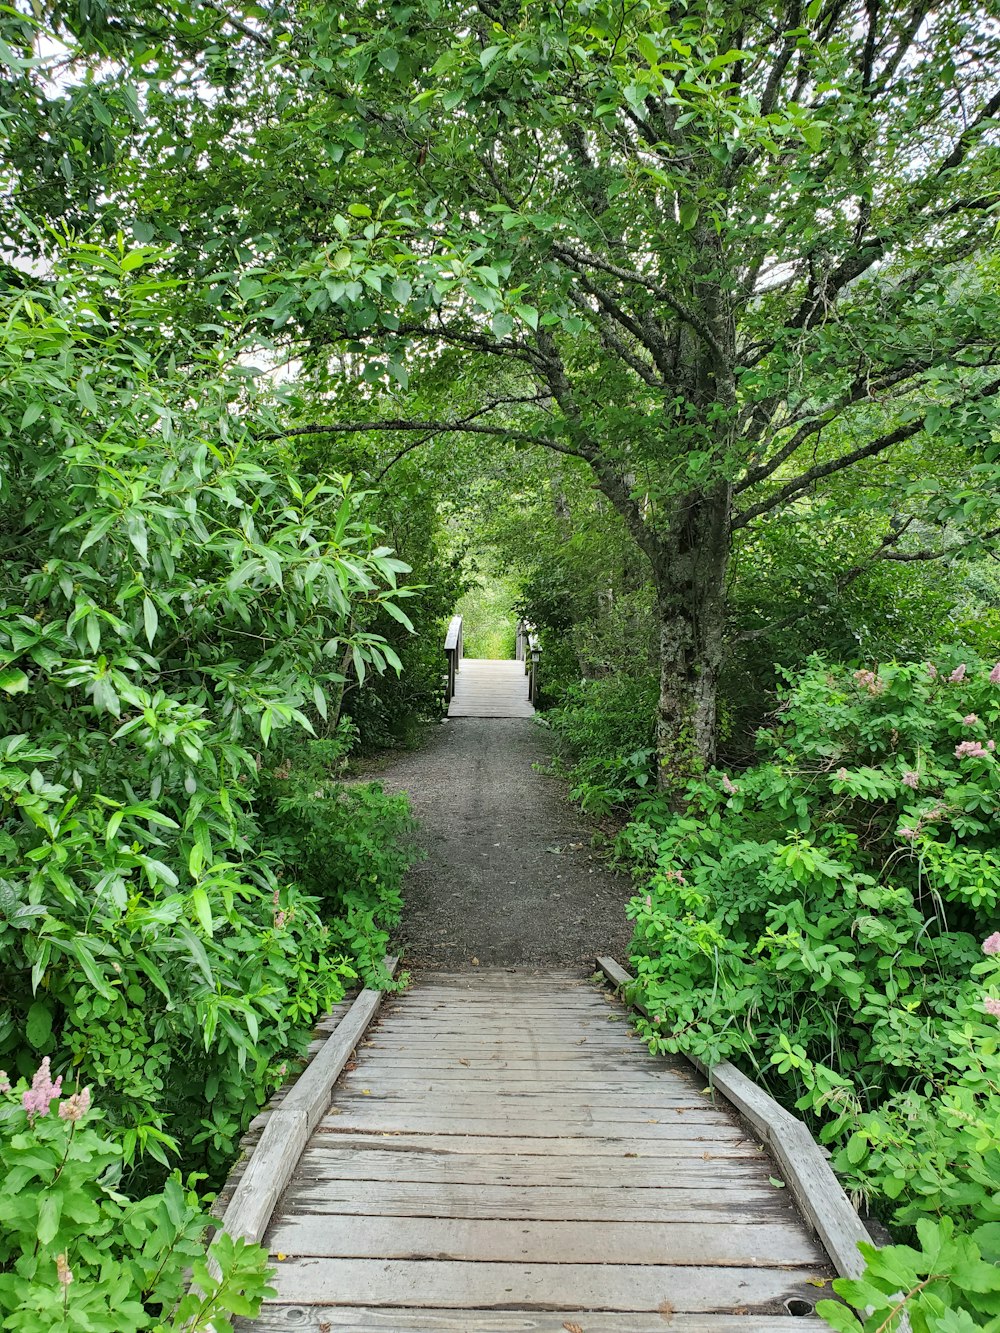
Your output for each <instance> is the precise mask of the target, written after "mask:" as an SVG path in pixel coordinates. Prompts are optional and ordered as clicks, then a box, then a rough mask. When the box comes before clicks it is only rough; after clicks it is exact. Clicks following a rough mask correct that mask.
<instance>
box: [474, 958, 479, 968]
mask: <svg viewBox="0 0 1000 1333" xmlns="http://www.w3.org/2000/svg"><path fill="white" fill-rule="evenodd" d="M472 966H473V967H478V966H479V959H478V958H473V960H472Z"/></svg>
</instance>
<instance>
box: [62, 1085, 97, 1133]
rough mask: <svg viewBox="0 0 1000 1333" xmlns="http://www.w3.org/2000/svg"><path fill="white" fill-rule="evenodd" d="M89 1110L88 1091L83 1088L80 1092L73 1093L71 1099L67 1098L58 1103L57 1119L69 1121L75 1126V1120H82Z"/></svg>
mask: <svg viewBox="0 0 1000 1333" xmlns="http://www.w3.org/2000/svg"><path fill="white" fill-rule="evenodd" d="M89 1110H90V1089H89V1088H84V1089H83V1090H82V1091H80V1092H74V1093H73V1095H72V1097H67V1098H66V1100H65V1101H64V1102H60V1103H59V1119H60V1120H69V1121H70V1122H71V1123H73V1124H75V1123H76V1121H77V1120H82V1119H83V1117H84V1116H85V1115H86V1114H87V1112H88V1111H89Z"/></svg>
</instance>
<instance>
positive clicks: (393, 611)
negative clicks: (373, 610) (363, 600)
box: [382, 602, 416, 634]
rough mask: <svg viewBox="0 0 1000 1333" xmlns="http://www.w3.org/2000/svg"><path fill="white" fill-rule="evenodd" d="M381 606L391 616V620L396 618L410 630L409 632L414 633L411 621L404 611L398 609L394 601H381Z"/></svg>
mask: <svg viewBox="0 0 1000 1333" xmlns="http://www.w3.org/2000/svg"><path fill="white" fill-rule="evenodd" d="M382 606H383V608H384V609H385V610H386V611H388V612H389V615H390V616H392V618H393V620H398V621H399V623H400V624H401V625H404V626H405V627H406V628H407V629H408V630H409V631H410V633H411V634H414V633H416V631H415V630H414V628H413V621H412V620H411V619H410V617H409V616H408V615H407V614H406V612H405V611H402V610H400V608H399V607H398V606H397V605H396V603H395V602H383V603H382Z"/></svg>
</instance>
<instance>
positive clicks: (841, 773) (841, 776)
mask: <svg viewBox="0 0 1000 1333" xmlns="http://www.w3.org/2000/svg"><path fill="white" fill-rule="evenodd" d="M848 777H849V774H848V772H847V769H846V768H838V769H837V781H838V782H846V781H847V779H848Z"/></svg>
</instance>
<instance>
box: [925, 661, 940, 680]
mask: <svg viewBox="0 0 1000 1333" xmlns="http://www.w3.org/2000/svg"><path fill="white" fill-rule="evenodd" d="M937 673H938V670H937V667H936V666H935V665H934V663H933V662H928V663H927V674H928V676H930V678H931V680H937Z"/></svg>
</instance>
